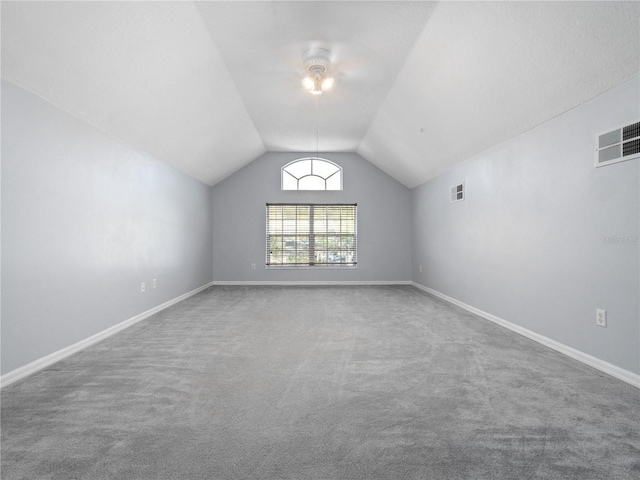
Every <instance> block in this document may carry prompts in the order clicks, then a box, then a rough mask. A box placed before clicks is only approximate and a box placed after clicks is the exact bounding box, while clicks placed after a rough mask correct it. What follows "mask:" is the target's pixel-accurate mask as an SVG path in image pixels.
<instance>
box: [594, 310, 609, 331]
mask: <svg viewBox="0 0 640 480" xmlns="http://www.w3.org/2000/svg"><path fill="white" fill-rule="evenodd" d="M596 325H598V326H599V327H605V328H607V311H606V310H600V309H599V308H598V309H596Z"/></svg>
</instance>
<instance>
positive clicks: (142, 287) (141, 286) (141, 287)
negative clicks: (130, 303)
mask: <svg viewBox="0 0 640 480" xmlns="http://www.w3.org/2000/svg"><path fill="white" fill-rule="evenodd" d="M140 293H144V282H142V285H140Z"/></svg>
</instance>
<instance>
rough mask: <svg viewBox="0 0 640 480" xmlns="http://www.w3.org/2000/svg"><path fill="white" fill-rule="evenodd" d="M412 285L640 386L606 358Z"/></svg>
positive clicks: (637, 378)
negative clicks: (597, 356) (605, 359)
mask: <svg viewBox="0 0 640 480" xmlns="http://www.w3.org/2000/svg"><path fill="white" fill-rule="evenodd" d="M411 285H413V286H414V287H416V288H419V289H420V290H424V291H425V292H427V293H430V294H432V295H435V296H436V297H439V298H441V299H443V300H446V301H447V302H449V303H453V304H454V305H457V306H458V307H460V308H464V309H465V310H467V311H469V312H471V313H474V314H476V315H478V316H479V317H482V318H485V319H487V320H489V321H490V322H493V323H496V324H498V325H500V326H501V327H504V328H507V329H509V330H511V331H513V332H515V333H519V334H520V335H522V336H524V337H527V338H529V339H530V340H533V341H534V342H538V343H540V344H542V345H544V346H546V347H549V348H551V349H553V350H555V351H557V352H560V353H562V354H564V355H566V356H568V357H571V358H573V359H574V360H578V361H579V362H582V363H584V364H586V365H589V366H590V367H593V368H595V369H597V370H600V371H601V372H603V373H606V374H607V375H611V376H612V377H615V378H617V379H618V380H622V381H623V382H625V383H628V384H629V385H633V386H634V387H636V388H640V375H637V374H635V373H633V372H630V371H629V370H625V369H623V368H620V367H617V366H616V365H613V364H611V363H609V362H605V361H604V360H600V359H599V358H596V357H593V356H591V355H589V354H587V353H584V352H581V351H580V350H576V349H575V348H571V347H569V346H567V345H564V344H563V343H560V342H556V341H555V340H551V339H550V338H547V337H545V336H543V335H540V334H538V333H535V332H532V331H531V330H528V329H526V328H524V327H521V326H519V325H516V324H514V323H511V322H509V321H507V320H504V319H502V318H500V317H496V316H495V315H492V314H490V313H487V312H484V311H482V310H480V309H478V308H475V307H472V306H471V305H467V304H466V303H464V302H461V301H460V300H456V299H455V298H452V297H449V296H448V295H445V294H444V293H440V292H438V291H437V290H434V289H432V288H429V287H425V286H424V285H420V284H419V283H416V282H411Z"/></svg>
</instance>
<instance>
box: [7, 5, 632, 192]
mask: <svg viewBox="0 0 640 480" xmlns="http://www.w3.org/2000/svg"><path fill="white" fill-rule="evenodd" d="M1 14H2V77H3V78H4V79H5V80H7V81H9V82H11V83H14V84H16V85H18V86H20V87H22V88H25V89H27V90H29V91H31V92H33V93H34V94H36V95H38V96H40V97H42V98H43V99H45V100H47V101H49V102H51V103H52V104H54V105H56V106H58V107H59V108H61V109H63V110H65V111H67V112H69V113H71V114H73V115H75V116H77V117H80V118H82V119H83V120H85V121H87V122H89V123H91V124H93V125H95V126H96V127H98V128H100V129H101V130H103V131H105V132H107V133H109V134H110V135H112V136H114V137H116V138H118V139H119V140H120V141H122V142H124V143H126V144H128V145H129V146H131V147H132V148H134V149H137V150H139V151H142V152H145V153H147V154H150V155H152V156H153V157H155V158H156V159H158V160H160V161H163V162H165V163H168V164H170V165H172V166H174V167H175V168H177V169H179V170H181V171H183V172H185V173H187V174H189V175H191V176H193V177H195V178H197V179H199V180H201V181H202V182H205V183H207V184H210V185H215V184H216V183H218V182H219V181H221V180H222V179H224V178H226V177H227V176H228V175H230V174H232V173H233V172H235V171H237V170H239V169H240V168H242V167H243V166H245V165H247V164H248V163H250V162H251V161H253V160H254V159H256V158H257V157H259V156H260V155H261V154H263V153H264V152H265V151H300V152H314V151H316V150H319V151H321V152H335V151H341V152H357V153H359V154H360V155H362V156H363V157H364V158H365V159H367V160H368V161H370V162H371V163H373V164H374V165H376V166H378V167H379V168H381V169H382V170H384V171H385V172H387V173H388V174H389V175H391V176H392V177H394V178H396V179H397V180H398V181H400V182H402V183H403V184H405V185H406V186H408V187H410V188H412V187H415V186H417V185H419V184H421V183H423V182H425V181H427V180H429V179H430V178H433V177H434V176H436V175H438V174H440V173H442V172H444V171H446V170H448V169H450V168H452V167H453V166H455V165H457V164H459V163H461V162H463V161H465V160H467V159H469V158H471V157H473V156H474V155H476V154H478V153H480V152H482V151H483V150H486V149H487V148H489V147H491V146H492V145H495V144H498V143H500V142H503V141H505V140H508V139H510V138H513V137H514V136H517V135H519V134H521V133H523V132H525V131H527V130H528V129H530V128H532V127H534V126H536V125H538V124H540V123H541V122H544V121H545V120H548V119H550V118H552V117H554V116H556V115H558V114H560V113H562V112H564V111H566V110H568V109H570V108H572V107H574V106H576V105H578V104H580V103H582V102H584V101H586V100H588V99H590V98H592V97H594V96H595V95H597V94H599V93H601V92H603V91H605V90H607V89H609V88H611V87H613V86H615V85H618V84H620V83H622V82H623V81H625V80H627V79H629V78H631V77H633V76H634V75H638V73H639V71H640V2H636V1H629V2H608V1H605V2H537V1H534V2H519V1H517V2H516V1H514V2H483V1H478V2H427V1H388V2H384V1H354V2H347V1H317V2H313V1H298V2H296V1H289V2H284V1H256V2H247V1H201V2H189V1H175V2H55V1H50V2H24V1H23V2H2V11H1ZM310 47H323V48H326V49H328V50H329V51H330V52H331V66H330V68H329V70H330V73H331V74H332V75H333V76H334V77H335V79H336V83H335V86H334V88H333V89H332V90H330V91H329V92H325V93H324V94H323V95H320V96H312V95H310V94H309V93H308V92H306V91H305V90H304V89H303V87H302V85H301V79H302V77H303V76H304V74H305V67H304V64H303V61H302V54H303V52H304V51H306V50H307V49H309V48H310Z"/></svg>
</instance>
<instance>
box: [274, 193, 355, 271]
mask: <svg viewBox="0 0 640 480" xmlns="http://www.w3.org/2000/svg"><path fill="white" fill-rule="evenodd" d="M266 244H267V245H266V246H267V267H269V268H278V267H356V265H357V205H318V204H269V203H268V204H267V241H266Z"/></svg>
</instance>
